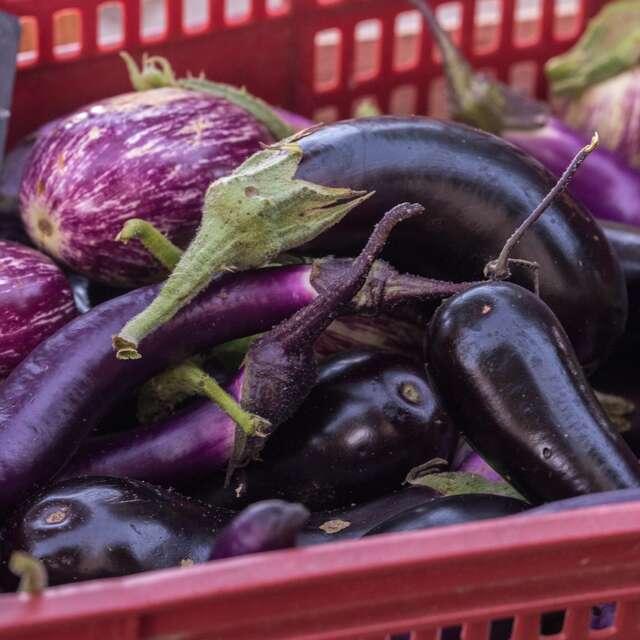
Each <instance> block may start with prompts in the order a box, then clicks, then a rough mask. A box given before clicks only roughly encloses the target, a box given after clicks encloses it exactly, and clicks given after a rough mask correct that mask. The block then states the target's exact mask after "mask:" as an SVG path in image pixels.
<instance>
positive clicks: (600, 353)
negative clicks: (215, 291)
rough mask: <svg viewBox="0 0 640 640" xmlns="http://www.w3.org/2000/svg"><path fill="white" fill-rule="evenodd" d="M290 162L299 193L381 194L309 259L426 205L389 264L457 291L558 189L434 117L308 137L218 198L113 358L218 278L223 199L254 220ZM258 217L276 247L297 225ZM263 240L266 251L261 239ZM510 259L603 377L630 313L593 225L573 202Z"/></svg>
mask: <svg viewBox="0 0 640 640" xmlns="http://www.w3.org/2000/svg"><path fill="white" fill-rule="evenodd" d="M291 163H293V166H294V167H295V179H294V180H293V184H295V185H299V184H309V183H319V184H322V185H331V186H333V187H336V186H337V187H340V186H342V187H344V188H348V189H349V190H351V191H352V192H355V193H362V192H365V193H371V192H372V191H374V190H375V192H376V193H375V195H373V196H371V197H369V198H368V199H367V200H366V201H362V202H361V203H360V204H359V206H358V207H357V208H355V209H354V210H353V211H352V212H351V213H349V214H348V215H346V217H345V218H344V219H343V221H342V222H341V223H340V224H337V225H336V226H334V227H332V228H331V229H328V230H325V231H324V233H322V234H320V235H319V236H318V233H319V230H318V229H317V228H316V229H315V230H314V231H313V233H312V234H310V235H308V236H307V238H306V239H309V238H310V237H314V235H315V236H316V240H315V241H314V242H313V243H312V244H311V245H306V246H305V247H304V250H305V251H310V250H312V249H313V250H315V251H317V252H319V253H322V254H326V253H328V252H329V253H334V254H349V253H352V252H354V250H357V249H358V248H359V247H362V246H363V245H364V242H365V239H366V238H367V237H368V235H369V232H370V229H371V227H372V225H373V223H374V222H375V221H377V220H378V219H379V218H380V215H381V212H383V211H386V210H387V209H389V208H390V206H393V205H395V204H396V203H397V202H403V201H408V202H418V203H422V204H424V206H425V207H426V208H427V210H428V211H429V215H428V216H422V217H421V218H420V219H416V220H413V221H411V222H408V223H406V224H405V225H403V227H402V229H400V230H399V232H398V233H397V234H395V236H394V238H393V239H392V240H391V242H390V243H389V244H388V251H387V252H386V255H387V257H389V258H390V259H391V260H392V262H394V263H395V264H396V266H397V267H398V268H400V269H402V270H406V271H410V272H412V273H422V274H424V273H426V274H429V275H430V276H432V277H445V278H447V279H452V280H474V279H476V280H477V279H478V278H480V277H481V274H482V273H483V268H484V266H485V264H486V263H487V262H488V261H489V260H491V259H492V258H494V257H495V256H496V255H497V254H498V252H499V251H500V249H501V248H502V245H503V244H504V241H505V240H506V238H508V237H509V236H510V235H511V233H512V231H513V230H514V229H515V228H516V227H517V226H518V224H519V223H520V222H522V221H523V220H524V219H525V218H526V216H527V215H528V214H529V212H530V211H531V210H532V209H533V208H534V207H535V206H536V205H537V204H538V203H539V202H540V201H541V200H542V198H543V197H544V195H545V194H546V193H547V192H548V191H549V190H550V188H551V187H552V185H553V184H554V182H555V179H554V177H553V176H552V174H551V173H549V172H547V171H546V170H545V169H544V168H543V167H542V166H541V165H540V164H539V163H537V162H536V161H534V160H533V159H531V158H530V157H529V156H527V155H525V154H524V153H522V152H521V151H519V150H517V149H514V147H513V146H512V145H509V144H507V143H505V142H504V141H502V140H500V139H499V138H497V137H495V136H491V135H488V134H486V133H483V132H480V131H476V130H473V129H470V128H468V127H465V126H462V125H457V124H451V123H443V122H439V121H436V120H431V119H428V118H395V117H381V118H373V119H362V120H354V121H346V122H341V123H337V124H333V125H329V126H326V127H320V128H318V129H316V130H313V131H311V132H306V133H305V134H301V135H300V136H299V137H298V138H297V139H291V140H289V141H288V142H286V143H281V144H279V145H276V146H275V147H273V148H270V149H267V150H264V151H262V152H260V153H258V154H256V155H255V156H254V157H253V158H252V159H251V160H249V161H248V162H247V163H245V166H243V167H240V168H239V169H238V170H237V171H236V172H235V173H234V174H233V175H232V176H231V177H230V178H229V179H227V180H226V181H224V180H223V181H219V182H218V183H215V184H214V185H213V186H212V187H211V189H210V192H209V200H208V205H209V211H208V217H207V218H206V219H203V225H202V226H201V229H200V232H199V234H198V236H197V239H196V240H195V241H194V242H193V243H192V244H191V245H190V247H189V249H188V250H187V251H186V252H185V253H184V255H183V257H182V260H181V261H180V263H179V266H178V268H176V269H175V270H174V272H173V273H172V275H171V276H170V277H169V279H168V280H167V282H166V284H165V286H164V288H163V290H162V292H161V294H160V295H159V296H158V298H157V299H156V300H154V302H153V304H152V305H151V306H150V307H149V308H148V309H146V310H145V311H144V313H142V314H140V315H138V316H136V317H135V318H133V319H132V320H131V321H130V322H129V323H127V326H126V327H124V328H123V329H122V331H121V332H120V334H119V337H118V338H117V339H116V341H115V343H116V347H117V349H119V350H120V349H121V350H122V351H123V352H124V353H125V354H129V353H135V348H136V345H137V343H138V342H139V340H140V339H141V338H142V336H144V335H146V334H148V333H149V332H152V331H153V330H155V328H156V327H157V326H159V325H161V324H162V323H163V322H164V321H165V320H166V319H167V318H168V317H171V315H172V314H173V313H175V311H176V310H177V309H178V308H179V307H180V306H181V304H183V301H184V300H188V299H189V297H190V296H192V295H194V294H195V293H196V292H197V291H198V290H199V289H200V288H201V287H202V286H204V285H205V284H206V282H208V280H209V278H210V277H211V276H212V275H213V274H214V273H215V272H216V271H217V270H218V269H219V260H220V259H221V256H220V255H219V252H217V251H216V246H217V244H216V241H217V239H218V235H217V231H216V225H219V224H220V218H219V215H222V213H220V214H219V215H218V214H217V212H216V207H220V206H222V204H223V203H224V202H225V197H226V196H229V197H230V192H229V193H227V192H226V191H225V189H227V190H228V189H230V188H231V186H232V185H233V184H234V183H237V184H241V185H243V186H244V187H245V189H247V193H248V194H249V196H247V197H246V198H245V199H244V201H243V202H240V203H239V204H237V207H239V208H237V209H236V210H235V211H234V215H244V214H243V213H241V212H242V211H246V212H248V213H250V212H251V211H253V210H254V209H255V207H256V206H257V204H255V203H253V202H252V199H253V198H252V197H250V196H252V195H253V194H255V193H256V189H257V190H258V192H260V190H261V189H264V187H263V184H262V183H263V182H264V179H265V178H266V177H267V176H268V175H270V173H269V171H272V170H273V167H274V166H279V165H283V166H285V165H286V166H290V164H291ZM292 171H293V169H292ZM225 194H226V196H225ZM234 202H237V200H236V201H234ZM262 206H263V207H266V208H265V210H264V211H263V214H264V217H265V219H266V220H269V224H270V225H271V227H270V229H271V232H273V233H274V234H275V235H276V236H278V234H279V233H280V232H279V228H281V227H282V226H283V225H284V224H285V223H286V224H287V225H289V224H291V223H290V220H289V218H288V217H287V212H288V209H287V208H286V206H285V205H284V204H283V203H282V202H280V203H278V201H277V199H276V200H273V198H272V199H270V200H269V202H265V203H263V205H262ZM280 214H281V215H280ZM279 215H280V221H278V216H279ZM207 220H208V221H207ZM261 220H262V218H261ZM334 222H335V220H334ZM303 224H306V223H305V222H304V219H303ZM261 225H262V226H261V227H260V230H261V234H262V233H263V232H265V233H266V231H265V226H266V223H264V224H263V223H262V222H261ZM325 228H326V227H325ZM298 231H300V230H299V229H298ZM256 237H258V236H256ZM259 237H261V238H262V241H263V243H264V242H265V239H264V237H263V235H260V236H259ZM198 238H199V239H198ZM297 240H298V242H301V241H302V238H301V237H297ZM212 253H213V254H215V255H211V254H212ZM513 257H514V258H521V259H525V260H529V261H535V262H537V263H538V264H539V266H540V276H541V279H540V280H541V295H542V298H543V300H545V301H546V302H547V304H549V305H550V306H551V308H552V309H553V310H554V311H555V313H557V315H558V317H559V318H560V320H561V322H562V324H563V326H564V327H565V329H566V331H567V333H568V334H569V336H570V337H571V340H572V343H573V345H574V347H575V349H576V351H577V353H578V356H579V358H580V362H581V363H582V364H583V365H584V366H587V367H594V366H596V365H597V364H598V363H599V362H600V361H601V360H602V359H603V358H604V357H606V355H607V354H608V353H609V351H610V350H611V348H612V346H613V344H614V343H615V342H616V340H617V339H618V337H619V336H620V334H621V333H622V331H623V328H624V323H625V321H626V313H627V309H626V296H625V289H624V281H623V278H622V274H621V271H620V267H619V265H618V263H617V260H616V259H615V256H614V255H613V253H612V251H611V248H610V246H609V244H608V242H607V240H606V238H605V237H604V235H603V233H602V231H601V230H600V228H599V227H598V226H597V225H596V223H595V222H594V220H593V218H592V217H591V216H590V214H589V213H588V212H587V211H586V209H584V207H582V206H581V205H580V204H579V203H577V202H576V201H575V200H574V199H572V198H571V197H570V196H569V195H567V194H566V193H565V194H564V195H562V197H559V198H558V199H557V200H556V201H555V203H554V204H553V205H552V207H551V208H550V210H549V211H548V213H547V214H545V216H544V217H543V218H542V219H541V220H540V221H539V222H538V223H537V224H536V225H535V226H534V227H533V228H532V229H531V230H530V232H529V233H528V234H527V235H526V237H525V238H523V239H522V241H521V242H520V244H519V245H518V247H517V250H516V252H515V253H514V255H513ZM196 265H197V266H196ZM207 265H208V266H207ZM216 265H218V266H216ZM208 269H209V276H208V277H207V275H206V272H207V270H208ZM514 278H515V281H516V282H519V283H523V284H528V283H529V282H530V276H529V272H528V271H527V270H526V269H523V270H520V271H518V272H517V273H516V272H514Z"/></svg>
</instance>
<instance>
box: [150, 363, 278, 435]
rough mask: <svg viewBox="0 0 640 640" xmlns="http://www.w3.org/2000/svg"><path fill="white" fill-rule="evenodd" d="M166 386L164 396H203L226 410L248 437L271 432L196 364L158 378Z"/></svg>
mask: <svg viewBox="0 0 640 640" xmlns="http://www.w3.org/2000/svg"><path fill="white" fill-rule="evenodd" d="M156 385H162V386H163V387H164V390H163V392H162V393H163V397H164V396H166V395H167V394H170V396H172V397H174V398H175V397H180V396H182V397H188V396H194V395H197V396H203V397H205V398H208V399H209V400H211V401H212V402H213V403H214V404H216V405H217V406H218V407H220V409H222V411H224V412H225V413H226V414H227V415H228V416H229V417H230V418H231V419H232V420H233V421H234V422H235V423H236V424H237V425H238V427H240V429H242V431H243V432H244V433H245V434H246V435H247V436H258V437H261V436H264V435H265V434H266V433H268V432H269V431H270V428H271V424H270V423H269V421H268V420H265V419H264V418H261V417H260V416H257V415H255V414H253V413H250V412H248V411H245V410H244V409H243V408H242V407H241V406H240V404H239V403H238V402H237V401H236V400H235V399H234V398H233V397H232V396H231V395H229V394H228V393H227V392H226V391H225V390H224V389H223V388H222V387H221V386H220V385H219V384H218V383H217V382H216V381H215V380H214V379H213V378H212V377H211V376H210V375H209V374H208V373H207V372H206V371H204V370H203V369H202V368H201V367H200V366H199V365H198V364H196V363H195V362H192V361H187V362H183V363H182V364H179V365H178V366H177V367H173V369H169V370H168V371H166V372H164V373H163V374H162V375H161V376H158V378H157V379H156Z"/></svg>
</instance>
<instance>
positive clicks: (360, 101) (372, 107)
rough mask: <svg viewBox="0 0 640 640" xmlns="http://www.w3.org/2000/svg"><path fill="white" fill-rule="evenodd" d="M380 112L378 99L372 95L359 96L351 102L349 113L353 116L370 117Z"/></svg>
mask: <svg viewBox="0 0 640 640" xmlns="http://www.w3.org/2000/svg"><path fill="white" fill-rule="evenodd" d="M380 113H382V110H381V109H380V103H379V102H378V99H377V98H376V97H375V96H373V95H369V96H360V97H359V98H356V99H355V100H354V101H353V103H352V104H351V115H352V117H354V118H370V117H372V116H377V115H380Z"/></svg>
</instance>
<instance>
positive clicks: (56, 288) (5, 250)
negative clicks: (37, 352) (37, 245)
mask: <svg viewBox="0 0 640 640" xmlns="http://www.w3.org/2000/svg"><path fill="white" fill-rule="evenodd" d="M75 315H76V308H75V305H74V301H73V294H72V293H71V288H70V286H69V283H68V282H67V279H66V278H65V276H64V274H63V273H62V271H61V270H60V269H59V268H58V267H57V266H56V265H55V264H54V263H53V262H52V261H51V259H49V258H48V257H47V256H45V255H43V254H41V253H40V252H39V251H36V250H35V249H31V248H29V247H25V246H23V245H20V244H17V243H15V242H8V241H6V240H0V379H2V378H5V377H6V376H7V375H9V373H10V372H11V371H12V370H13V369H14V368H15V367H16V365H18V364H19V363H20V362H21V361H22V360H23V359H24V358H25V357H26V356H27V355H29V353H30V352H31V351H32V350H33V349H34V348H35V347H36V346H38V344H40V343H41V342H42V341H43V340H45V339H46V338H48V337H49V336H50V335H51V334H53V333H55V332H56V331H57V330H58V329H59V328H60V327H62V326H63V325H65V324H66V323H67V322H69V321H70V320H71V319H72V318H73V317H74V316H75Z"/></svg>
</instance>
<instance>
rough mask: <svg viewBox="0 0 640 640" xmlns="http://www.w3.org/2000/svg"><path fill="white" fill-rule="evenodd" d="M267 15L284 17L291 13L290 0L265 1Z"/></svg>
mask: <svg viewBox="0 0 640 640" xmlns="http://www.w3.org/2000/svg"><path fill="white" fill-rule="evenodd" d="M266 7H267V14H268V15H270V16H284V15H286V14H287V13H289V12H290V11H291V0H267V4H266Z"/></svg>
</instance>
